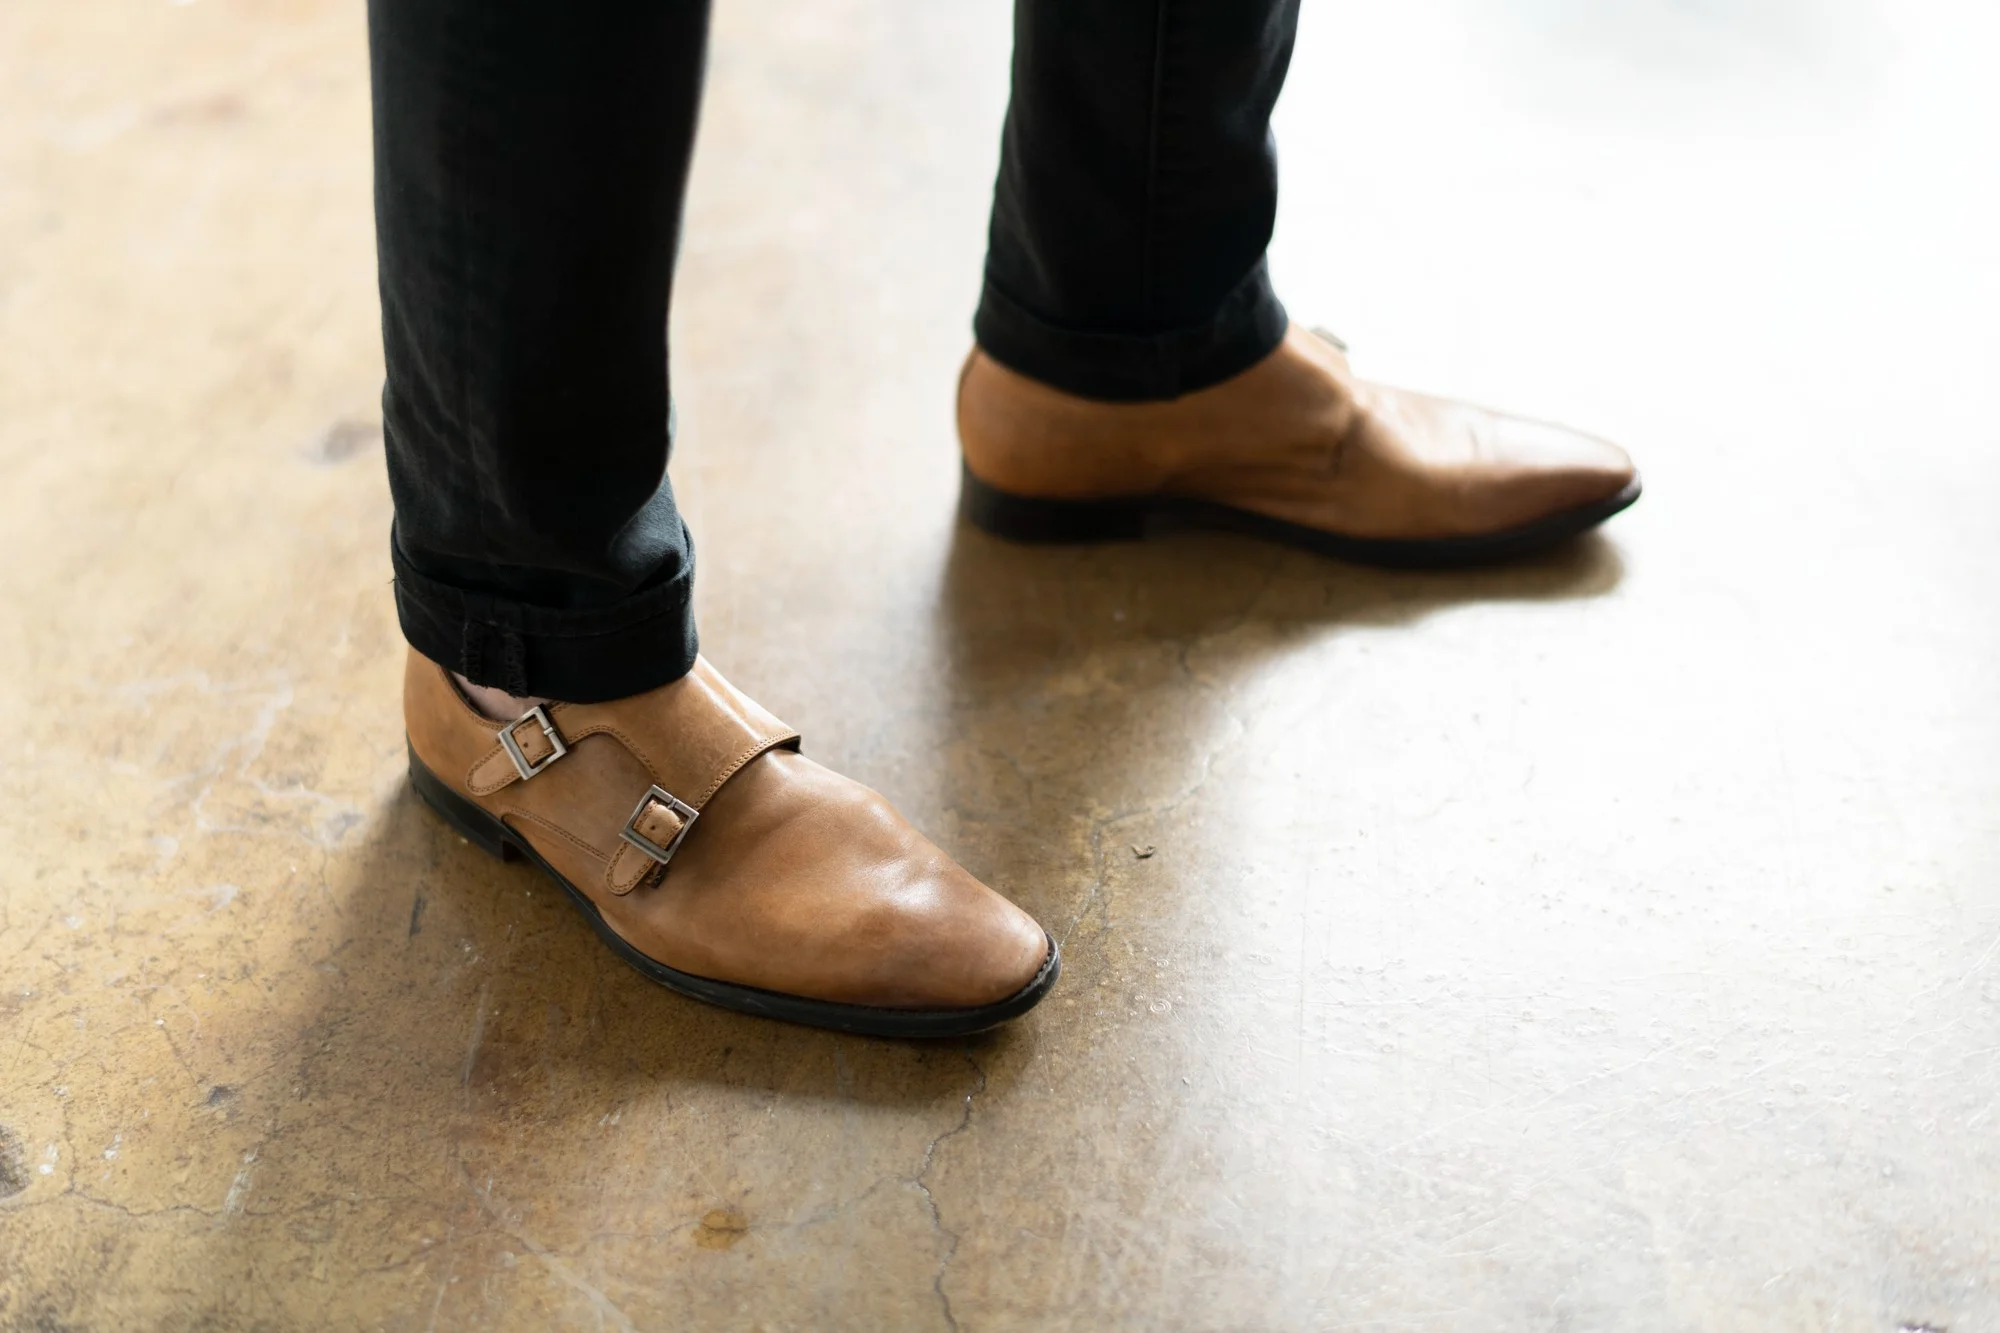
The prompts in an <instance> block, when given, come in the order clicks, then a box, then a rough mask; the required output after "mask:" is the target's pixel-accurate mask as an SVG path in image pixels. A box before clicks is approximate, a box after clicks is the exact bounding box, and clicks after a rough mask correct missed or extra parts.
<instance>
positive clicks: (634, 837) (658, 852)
mask: <svg viewBox="0 0 2000 1333" xmlns="http://www.w3.org/2000/svg"><path fill="white" fill-rule="evenodd" d="M655 801H657V802H659V803H660V804H661V805H664V806H665V807H667V809H669V810H671V811H672V812H673V813H675V814H677V815H679V816H680V817H681V831H680V832H679V833H676V834H675V835H674V840H673V841H672V842H670V843H668V844H667V845H666V846H664V847H662V846H660V844H659V843H657V842H654V841H653V840H652V839H651V838H649V837H647V836H646V835H645V834H643V833H641V832H639V830H638V829H637V828H636V827H635V825H637V824H638V822H639V816H640V815H643V814H645V813H646V807H647V806H649V805H651V804H653V803H654V802H655ZM700 817H701V811H699V810H697V809H695V808H694V807H693V806H691V805H689V804H688V803H687V802H686V801H683V800H682V799H681V798H680V797H678V796H676V795H674V794H673V793H672V792H670V791H668V790H667V789H666V788H665V787H660V786H652V787H648V788H647V789H646V794H645V795H644V796H641V797H640V798H639V804H637V805H635V806H633V807H632V816H631V818H629V819H627V820H626V821H625V827H624V828H622V829H620V830H619V831H618V836H619V837H621V838H623V839H625V841H627V842H629V843H631V844H632V845H633V846H634V847H637V848H638V849H639V850H640V851H642V852H644V853H645V854H646V855H648V856H650V857H652V858H653V859H654V860H655V861H658V862H659V863H660V864H661V865H665V864H666V863H667V862H669V861H671V860H673V858H674V849H675V848H676V847H679V846H680V845H681V841H682V839H684V838H686V837H687V835H688V830H689V829H691V828H693V827H694V821H695V820H697V819H699V818H700Z"/></svg>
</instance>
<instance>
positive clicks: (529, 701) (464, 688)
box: [451, 671, 549, 722]
mask: <svg viewBox="0 0 2000 1333" xmlns="http://www.w3.org/2000/svg"><path fill="white" fill-rule="evenodd" d="M451 679H452V683H453V684H455V685H457V686H458V692H459V693H460V694H463V695H464V696H465V701H466V702H467V703H469V704H471V705H472V706H473V707H474V708H476V709H478V710H479V711H480V713H481V714H483V715H484V716H486V717H490V718H492V719H493V720H494V721H495V722H512V721H513V720H514V719H515V718H517V717H519V716H521V714H523V713H525V712H527V711H528V710H529V709H530V708H533V707H534V706H535V705H536V704H545V703H547V702H549V701H548V700H547V699H537V698H523V697H522V696H520V695H518V694H509V693H507V691H505V690H498V689H495V688H493V686H491V685H474V684H473V683H472V682H471V681H469V680H467V679H466V678H465V677H464V676H461V675H459V674H458V673H457V672H456V671H454V672H452V673H451Z"/></svg>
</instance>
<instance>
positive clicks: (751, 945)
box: [403, 652, 1048, 1009]
mask: <svg viewBox="0 0 2000 1333" xmlns="http://www.w3.org/2000/svg"><path fill="white" fill-rule="evenodd" d="M403 704H404V717H405V722H406V725H407V727H408V730H409V737H410V744H411V746H412V747H413V748H414V750H415V751H416V754H417V757H418V758H419V759H420V760H422V761H423V763H424V765H425V766H426V767H427V768H429V769H430V770H431V772H432V773H434V774H436V775H437V776H438V777H439V778H441V779H443V780H444V781H445V782H447V783H449V784H451V786H452V787H453V788H454V789H455V790H456V791H458V792H459V794H460V795H462V796H464V797H466V799H468V800H470V801H472V802H473V803H474V804H476V805H478V806H479V807H480V808H481V809H483V810H486V811H487V812H489V813H490V814H492V815H494V816H496V817H497V818H499V819H501V820H502V821H503V822H505V823H506V824H507V825H508V826H509V827H510V828H512V829H513V830H515V831H516V832H517V833H519V834H520V835H521V836H522V837H523V838H524V839H525V840H526V841H527V842H529V843H530V844H532V845H533V847H534V848H535V850H536V851H537V852H539V853H540V854H541V856H542V857H543V858H544V859H545V860H547V861H548V862H549V864H550V865H552V866H553V867H555V869H556V870H557V871H558V872H559V873H560V874H561V875H562V876H563V877H564V878H565V879H567V880H568V881H569V882H570V883H571V884H572V885H574V886H575V887H576V888H578V889H580V890H581V891H583V892H584V893H585V894H587V895H589V897H590V899H591V901H592V902H594V903H595V904H596V906H597V908H598V910H599V911H600V912H602V913H603V915H604V918H605V920H606V921H608V922H609V923H610V924H611V926H612V928H613V929H615V930H616V931H617V932H618V933H619V935H621V936H622V937H623V938H624V939H625V940H626V941H627V942H629V943H630V944H632V945H633V946H634V947H635V948H637V949H638V950H639V951H640V952H641V953H644V954H645V955H646V956H648V957H649V958H653V959H656V960H657V961H659V962H662V963H665V964H666V965H667V966H669V967H672V968H676V969H678V970H680V971H683V972H690V973H693V974H695V975H697V976H703V977H710V978H713V979H716V980H720V981H731V982H736V983H738V984H741V985H746V986H757V987H761V988H763V989H765V990H774V991H780V992H784V993H786V994H791V995H801V996H805V997H808V998H811V999H820V1000H830V1001H835V1002H838V1003H844V1004H867V1005H879V1006H884V1007H892V1008H909V1009H945V1008H967V1007H973V1006H979V1005H986V1004H992V1003H995V1002H997V1001H1000V1000H1004V999H1006V998H1008V997H1009V996H1011V995H1013V994H1015V993H1016V992H1018V991H1019V990H1021V988H1022V987H1024V986H1026V985H1027V984H1028V983H1029V982H1030V981H1031V980H1033V979H1034V976H1035V974H1036V973H1037V972H1038V971H1039V970H1040V969H1041V966H1042V964H1043V962H1044V960H1045V959H1046V957H1047V952H1048V938H1047V936H1046V935H1045V934H1044V932H1043V931H1042V928H1041V927H1040V926H1039V925H1037V924H1036V923H1035V921H1034V919H1033V918H1031V917H1029V916H1028V915H1027V914H1026V913H1025V912H1023V911H1021V910H1020V909H1019V908H1018V907H1015V906H1014V905H1013V904H1012V903H1010V902H1008V901H1007V900H1006V899H1005V898H1003V897H1001V896H1000V895H999V894H997V893H995V892H993V891H992V890H991V889H989V888H987V887H986V886H985V885H983V884H981V883H980V882H979V881H978V880H976V879H974V878H973V877H972V876H971V875H969V874H967V873H966V872H965V871H964V870H963V869H961V868H960V867H959V866H958V865H956V864H955V863H954V862H953V861H952V860H951V858H949V857H948V856H946V855H945V854H944V853H943V852H942V851H940V850H939V849H938V848H937V847H935V846H933V845H932V844H931V843H930V842H929V841H928V840H926V839H925V838H924V837H923V836H922V835H921V834H919V833H918V832H917V831H916V830H915V829H913V828H912V827H910V825H909V824H908V823H906V822H905V821H904V820H903V819H902V817H901V816H899V815H898V814H897V813H896V812H895V811H894V810H893V809H892V808H890V806H889V804H888V802H887V801H885V800H883V799H882V797H881V796H879V795H878V794H876V793H875V792H873V791H871V790H869V789H868V788H866V787H864V786H862V785H861V784H860V783H858V782H854V781H852V780H850V779H848V778H844V777H842V776H840V775H839V774H837V773H834V772H831V771H830V770H828V769H826V768H823V767H821V766H820V765H818V764H816V763H814V762H812V761H811V760H810V759H807V758H805V757H804V756H803V755H801V754H799V753H797V751H796V749H795V748H793V747H796V745H797V742H798V736H797V733H796V732H793V731H792V730H791V729H790V728H788V727H786V726H785V725H784V724H783V723H782V722H779V721H778V720H777V719H776V718H775V717H772V716H771V715H770V714H769V713H768V712H766V711H765V710H764V709H763V708H761V707H759V706H758V705H757V704H756V703H755V702H753V701H752V700H751V699H749V698H748V697H747V696H745V695H744V694H743V693H742V692H741V691H739V690H737V689H736V688H735V687H734V686H732V685H730V684H729V682H728V681H727V680H725V679H724V678H723V677H722V675H721V673H720V672H718V671H716V670H715V668H714V667H713V666H712V665H710V664H709V662H708V661H707V660H706V659H705V658H704V659H701V660H699V661H697V662H696V664H695V668H694V670H693V671H692V672H691V673H690V674H689V675H687V676H686V677H684V678H682V679H681V680H678V681H675V682H673V683H672V684H670V685H666V686H663V687H661V688H660V689H657V690H653V691H650V692H648V693H645V694H641V695H635V696H633V697H632V698H629V699H622V700H618V701H616V702H613V703H608V704H589V705H581V704H561V703H559V704H553V705H550V706H549V708H548V710H547V712H548V715H549V718H550V720H551V721H552V723H553V724H554V725H555V727H556V729H557V732H558V734H560V735H561V736H562V737H563V740H564V742H565V743H566V744H567V745H568V746H569V752H568V753H567V754H564V755H563V756H561V757H560V758H558V759H556V760H555V761H554V762H553V763H551V764H549V766H548V767H547V768H545V769H543V770H541V771H540V772H539V773H537V774H536V775H535V776H533V777H532V778H529V779H526V780H523V779H522V778H521V776H520V774H519V772H518V771H517V770H516V768H515V767H514V764H513V762H512V761H511V760H510V759H509V758H508V757H507V756H506V754H505V753H504V752H503V751H502V749H501V746H500V744H499V740H498V733H499V729H500V725H501V724H497V723H495V722H493V721H492V720H491V719H489V718H487V717H485V716H483V715H482V714H480V713H479V712H477V711H476V710H475V709H474V708H473V707H472V706H471V705H470V704H469V703H467V702H466V700H465V698H464V696H463V695H461V694H460V693H459V691H458V690H457V689H456V688H455V687H454V686H453V685H452V683H451V680H450V678H449V676H448V675H447V673H446V672H445V671H444V669H443V668H441V667H439V666H438V665H437V664H436V663H434V662H431V661H428V660H426V659H425V658H423V657H422V656H420V655H419V654H417V653H415V652H412V653H410V655H409V661H408V665H407V667H406V670H405V676H404V692H403ZM515 735H516V737H517V739H518V740H519V741H520V743H521V746H522V749H523V751H524V752H525V753H526V755H527V757H528V758H529V759H530V761H531V762H533V761H536V760H538V759H539V758H541V757H545V756H546V755H547V754H549V753H550V751H551V750H552V748H553V747H552V746H550V744H549V742H548V740H547V738H546V737H545V736H544V735H543V734H542V732H541V730H540V728H539V727H538V726H537V725H536V724H535V723H534V722H532V721H530V722H525V723H521V724H517V726H516V731H515ZM656 785H657V786H659V787H661V788H663V789H664V790H666V791H667V792H669V793H671V794H672V795H673V796H675V797H677V798H679V799H680V800H681V801H684V802H685V803H687V804H688V805H690V806H692V807H693V808H694V809H695V810H696V811H698V812H699V813H698V815H697V816H696V818H695V819H694V821H693V827H692V828H690V829H689V830H688V832H687V836H686V837H685V838H684V839H683V841H682V842H681V844H680V846H679V847H678V849H676V850H675V852H674V855H673V858H672V860H671V862H669V863H668V864H667V865H666V866H664V867H662V866H661V865H660V864H659V863H658V862H657V861H655V860H654V859H653V858H651V857H649V856H647V855H646V854H645V853H644V852H642V851H641V850H640V849H638V848H636V847H634V846H633V845H631V844H630V843H628V842H626V841H625V840H624V839H623V838H621V837H620V831H621V830H622V829H623V828H624V827H625V824H626V821H627V820H628V819H631V818H633V816H634V814H635V811H638V819H637V821H636V824H637V826H638V828H639V830H640V831H641V832H642V833H644V834H645V835H646V836H647V837H649V838H652V839H653V840H654V841H656V842H662V843H664V842H666V841H669V840H671V838H672V837H673V835H674V833H675V832H677V831H678V828H679V823H680V821H679V819H678V817H677V816H675V815H674V814H673V813H672V812H671V811H670V810H669V809H668V808H667V807H665V806H664V805H660V804H658V803H649V804H648V807H647V808H646V809H645V810H639V806H640V803H641V801H642V800H644V798H645V797H646V795H647V792H648V791H649V789H650V788H652V787H653V786H656Z"/></svg>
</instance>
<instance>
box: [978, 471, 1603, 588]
mask: <svg viewBox="0 0 2000 1333" xmlns="http://www.w3.org/2000/svg"><path fill="white" fill-rule="evenodd" d="M963 474H964V484H963V487H962V488H961V490H960V492H959V508H960V512H962V513H963V514H964V515H965V517H966V520H967V521H968V522H970V523H971V524H972V525H973V526H974V527H976V528H978V529H980V530H981V531H982V532H990V533H992V534H993V535H994V536H996V537H1005V538H1007V539H1008V540H1009V541H1017V542H1034V543H1047V544H1058V543H1083V542H1116V541H1141V540H1144V539H1145V538H1148V537H1158V536H1163V535H1165V534H1167V533H1172V532H1187V531H1210V532H1238V533H1242V534H1244V535H1245V536H1250V537H1257V538H1261V539H1262V540H1264V541H1271V542H1279V543H1281V544H1283V545H1286V546H1296V547H1299V548H1301V549H1302V550H1307V551H1312V552H1314V553H1315V554H1317V555H1324V556H1331V557H1333V558H1334V559H1336V560H1346V561H1349V562H1351V563H1353V564H1357V565H1378V566H1381V567H1383V568H1386V569H1456V568H1463V567H1465V566H1469V565H1488V564H1493V563H1496V562H1498V561H1502V560H1512V559H1515V558H1517V557H1520V556H1524V555H1529V554H1531V553H1533V552H1535V551H1539V550H1542V549H1544V548H1546V547H1550V546H1554V545H1556V544H1557V543H1559V542H1564V541H1567V540H1569V539H1570V538H1571V537H1575V536H1578V535H1580V534H1582V533H1585V532H1588V531H1589V530H1590V529H1592V528H1594V527H1596V526H1597V525H1598V524H1600V523H1602V522H1603V521H1604V520H1605V519H1607V518H1610V517H1611V516H1612V515H1613V514H1616V513H1617V512H1619V511H1620V510H1622V509H1626V508H1629V507H1630V506H1631V504H1632V502H1633V501H1634V500H1637V499H1638V498H1639V479H1638V478H1637V477H1634V478H1632V480H1631V482H1630V484H1628V485H1627V486H1626V487H1625V489H1624V490H1621V491H1619V492H1618V493H1617V494H1616V495H1613V496H1609V497H1607V498H1605V499H1603V500H1598V501H1595V502H1593V503H1591V504H1587V505H1580V506H1578V507H1577V508H1575V509H1566V510H1564V511H1562V512H1561V513H1559V514H1550V515H1549V516H1548V517H1547V518H1541V519H1537V520H1535V521H1534V522H1533V523H1528V524H1524V525H1522V526H1521V527H1518V528H1509V529H1508V530H1507V531H1505V532H1491V533H1483V534H1481V535H1479V536H1476V537H1430V538H1421V539H1414V540H1399V539H1390V538H1380V537H1347V536H1343V535H1341V534H1340V533H1338V532H1324V531H1322V530H1320V529H1319V528H1309V527H1306V526H1304V525H1303V524H1299V523H1287V522H1285V521H1284V520H1283V519H1279V518H1269V517H1267V516H1265V515H1263V514H1254V513H1251V512H1250V511H1249V510H1247V509H1237V508H1235V507H1234V506H1231V505H1225V504H1217V503H1216V502H1215V501H1213V500H1193V499H1183V498H1179V497H1174V496H1151V495H1135V496H1126V497H1117V498H1113V499H1108V500H1042V499H1035V498H1033V497H1030V496H1025V495H1015V494H1013V493H1011V492H1008V491H1003V490H1000V489H999V488H997V487H994V486H989V485H988V484H986V483H985V482H983V481H981V480H980V479H979V478H977V477H975V476H973V475H972V470H971V469H970V468H965V469H963Z"/></svg>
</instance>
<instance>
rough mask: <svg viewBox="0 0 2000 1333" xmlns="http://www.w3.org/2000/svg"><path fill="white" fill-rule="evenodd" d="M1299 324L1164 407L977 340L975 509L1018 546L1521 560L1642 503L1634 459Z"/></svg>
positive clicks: (1379, 561)
mask: <svg viewBox="0 0 2000 1333" xmlns="http://www.w3.org/2000/svg"><path fill="white" fill-rule="evenodd" d="M1344 351H1345V349H1344V348H1343V347H1342V345H1341V344H1340V342H1339V340H1338V339H1335V338H1333V337H1332V336H1331V335H1329V334H1323V333H1315V332H1313V331H1310V330H1307V329H1304V328H1302V327H1300V326H1299V325H1296V324H1294V325H1293V326H1292V327H1291V329H1290V330H1289V331H1288V332H1287V333H1286V335H1285V340H1284V341H1283V342H1282V343H1281V344H1279V346H1278V348H1277V350H1275V351H1274V352H1272V353H1271V354H1270V355H1269V356H1267V357H1265V358H1264V359H1263V360H1262V361H1260V362H1258V363H1257V364H1256V365H1254V366H1252V367H1251V368H1250V369H1249V370H1246V371H1244V372H1243V373H1242V374H1241V375H1238V376H1236V377H1235V378H1233V379H1230V380H1226V381H1224V382H1223V383H1221V384H1217V385H1214V386H1212V387H1210V388H1207V389H1202V390H1199V391H1197V392H1195V393H1190V394H1185V395H1183V396H1181V397H1179V398H1176V399H1173V400H1171V401H1169V402H1161V403H1105V402H1097V401H1094V400H1091V399H1087V398H1079V397H1077V396H1075V395H1074V394H1069V393H1065V392H1063V391H1061V390H1059V389H1053V388H1050V387H1049V386H1048V385H1046V384H1043V383H1041V382H1039V381H1037V380H1031V379H1028V378H1026V377H1025V376H1022V375H1019V374H1016V373H1015V372H1014V371H1012V370H1009V369H1007V368H1006V367H1005V366H1002V365H1000V364H999V363H998V362H996V361H994V360H993V359H992V358H991V357H988V356H987V355H986V354H985V353H984V352H981V351H979V350H978V349H977V348H975V349H973V352H972V355H971V356H970V357H969V358H968V359H967V361H966V363H965V370H964V373H963V374H962V375H961V376H960V378H959V389H958V432H959V439H960V442H961V443H962V445H963V447H964V451H965V482H964V493H963V494H964V510H965V514H966V517H967V518H968V519H970V520H971V522H973V523H974V524H975V525H977V526H979V527H981V528H984V529H986V530H987V531H989V532H993V533H996V534H998V535H1000V536H1003V537H1011V538H1013V539H1015V540H1017V541H1044V542H1071V541H1105V540H1116V539H1130V538H1137V537H1145V536H1151V535H1153V534H1154V533H1157V532H1160V531H1166V530H1172V529H1175V528H1188V527H1200V528H1223V529H1228V530H1233V531H1239V532H1245V533H1249V534H1251V535H1253V536H1258V537H1264V538H1268V539H1270V540H1273V541H1279V542H1284V543H1287V544H1290V545H1293V546H1302V547H1305V548H1306V549H1308V550H1312V551H1318V552H1320V553H1321V554H1324V555H1331V556H1336V557H1339V558H1341V559H1346V560H1354V561H1359V562H1362V563H1365V564H1376V565H1398V566H1445V565H1464V564H1476V563H1482V562H1485V561H1491V560H1499V559H1505V558H1507V557H1510V556H1516V555H1521V554H1524V553H1526V552H1528V551H1532V550H1535V549H1538V548H1540V547H1544V546H1548V545H1550V544H1552V543H1555V542H1558V541H1561V540H1563V539H1565V538H1568V537H1573V536H1575V535H1576V534H1578V533H1580V532H1583V531H1584V530H1586V529H1588V528H1591V527H1594V526H1596V525H1597V524H1599V523H1602V522H1603V521H1604V520H1605V519H1607V518H1609V517H1611V516H1612V515H1613V514H1615V513H1617V512H1618V511H1619V510H1621V509H1623V508H1625V507H1626V506H1627V505H1629V504H1631V503H1632V502H1633V501H1634V500H1636V499H1638V498H1639V478H1638V474H1637V473H1636V472H1635V471H1634V470H1633V467H1632V460H1631V459H1630V458H1629V457H1627V456H1626V454H1625V451H1624V450H1622V449H1620V448H1619V447H1618V446H1617V445H1615V444H1611V443H1609V442H1608V441H1605V440H1600V439H1597V438H1595V437H1593V436H1589V435H1584V434H1581V433H1579V432H1577V431H1573V430H1568V429H1565V428H1564V427H1561V426H1553V425H1548V424H1546V423H1543V422H1538V421H1527V420H1523V419H1521V418H1519V417H1509V416H1502V415H1501V414H1499V413H1496V412H1489V411H1486V410H1485V409H1483V408H1477V407H1470V406H1467V405H1466V404H1464V403H1454V402H1450V401H1447V400H1445V399H1442V398H1432V397H1429V396H1427V395H1424V394H1420V393H1412V392H1410V391H1409V390H1406V389H1391V388H1386V387H1384V386H1382V385H1379V384H1371V383H1369V382H1368V381H1366V380H1361V379H1356V378H1355V377H1354V374H1353V372H1352V371H1350V370H1349V369H1348V365H1347V357H1346V356H1345V355H1344Z"/></svg>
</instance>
